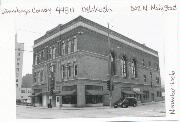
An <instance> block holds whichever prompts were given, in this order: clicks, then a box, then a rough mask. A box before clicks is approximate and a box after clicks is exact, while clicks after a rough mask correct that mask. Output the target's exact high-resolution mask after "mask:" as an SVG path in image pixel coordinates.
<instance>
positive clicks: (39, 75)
mask: <svg viewBox="0 0 180 122" xmlns="http://www.w3.org/2000/svg"><path fill="white" fill-rule="evenodd" d="M108 32H110V35H109V39H110V42H111V48H112V49H113V51H114V52H115V75H114V76H113V78H112V80H113V84H114V90H113V93H112V95H113V97H112V102H113V103H114V102H116V101H118V100H119V99H121V98H124V97H126V96H133V97H136V98H137V100H138V101H139V102H150V101H159V100H161V99H162V97H161V80H160V70H159V58H158V52H157V51H155V50H153V49H150V48H148V47H146V46H145V45H142V44H140V43H138V42H135V41H133V40H131V39H129V38H128V37H125V36H123V35H121V34H119V33H117V32H115V31H113V30H109V29H108V28H106V27H103V26H101V25H99V24H97V23H95V22H92V21H91V20H88V19H86V18H83V17H82V16H79V17H77V18H75V19H74V20H72V21H70V22H68V23H66V24H63V25H61V24H60V25H58V26H57V27H55V28H53V29H52V30H50V31H47V32H46V34H45V35H44V36H42V37H40V38H39V39H37V40H35V41H34V47H33V51H34V56H33V86H32V92H33V93H32V97H33V103H35V105H38V106H47V105H48V104H49V103H50V102H51V103H52V106H53V107H59V106H76V107H84V106H103V105H109V91H108V90H107V80H108V79H109V78H108V76H109V75H108V64H109V63H108V53H109V48H108ZM52 89H53V93H51V90H52ZM50 96H52V97H50ZM50 99H51V101H50Z"/></svg>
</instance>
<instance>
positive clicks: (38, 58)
mask: <svg viewBox="0 0 180 122" xmlns="http://www.w3.org/2000/svg"><path fill="white" fill-rule="evenodd" d="M39 63H40V55H39V53H38V54H37V64H39Z"/></svg>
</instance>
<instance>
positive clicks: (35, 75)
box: [33, 72, 37, 83]
mask: <svg viewBox="0 0 180 122" xmlns="http://www.w3.org/2000/svg"><path fill="white" fill-rule="evenodd" d="M33 75H34V76H33V78H34V83H36V82H37V73H36V72H34V74H33Z"/></svg>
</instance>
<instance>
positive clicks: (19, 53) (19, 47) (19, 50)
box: [15, 34, 24, 99]
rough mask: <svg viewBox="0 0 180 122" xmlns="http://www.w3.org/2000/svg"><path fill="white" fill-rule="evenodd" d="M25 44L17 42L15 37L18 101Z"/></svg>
mask: <svg viewBox="0 0 180 122" xmlns="http://www.w3.org/2000/svg"><path fill="white" fill-rule="evenodd" d="M23 51H24V44H23V43H18V42H17V34H16V35H15V73H16V99H20V98H21V95H20V94H21V85H22V66H23Z"/></svg>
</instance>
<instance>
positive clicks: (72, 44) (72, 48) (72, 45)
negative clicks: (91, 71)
mask: <svg viewBox="0 0 180 122" xmlns="http://www.w3.org/2000/svg"><path fill="white" fill-rule="evenodd" d="M71 52H74V38H73V39H72V40H71Z"/></svg>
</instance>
